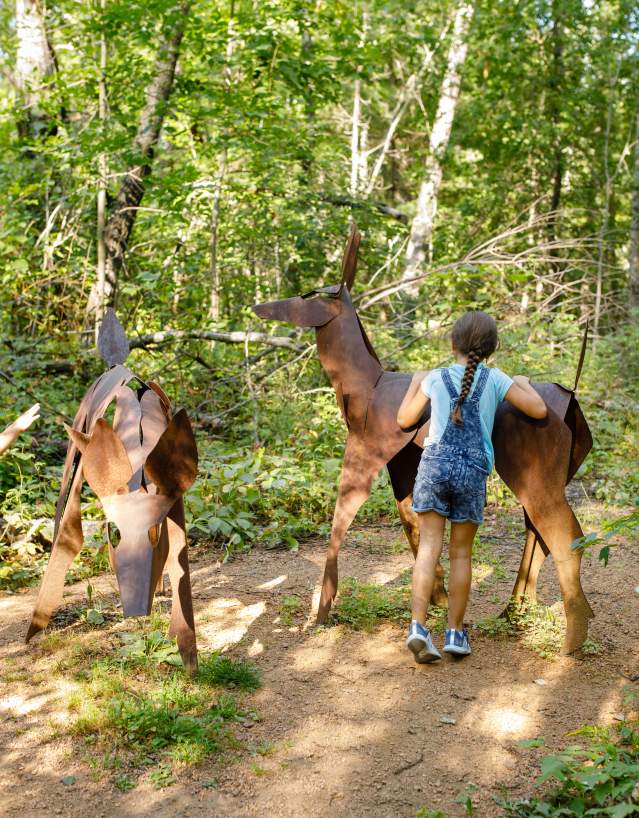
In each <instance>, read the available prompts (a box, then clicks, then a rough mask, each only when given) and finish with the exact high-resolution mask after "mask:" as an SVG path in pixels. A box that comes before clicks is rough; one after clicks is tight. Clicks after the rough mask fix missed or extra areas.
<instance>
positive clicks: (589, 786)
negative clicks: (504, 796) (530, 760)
mask: <svg viewBox="0 0 639 818" xmlns="http://www.w3.org/2000/svg"><path fill="white" fill-rule="evenodd" d="M551 781H552V782H556V783H554V785H553V786H552V787H549V786H548V782H551ZM637 781H639V733H637V731H636V729H635V727H634V726H633V725H630V724H628V725H625V724H624V725H623V726H621V727H620V728H618V729H616V730H612V729H610V730H606V729H603V728H597V729H596V730H594V731H592V732H591V740H590V742H589V744H588V745H587V746H585V747H584V746H580V745H575V746H570V747H567V748H566V749H564V750H562V751H561V752H559V753H555V754H553V755H547V756H545V757H544V758H543V759H542V761H541V774H540V776H539V778H538V779H537V790H538V791H539V792H540V794H539V795H538V796H535V797H531V798H526V799H521V800H517V801H504V802H502V803H501V806H502V807H503V808H504V810H505V814H506V815H509V816H516V818H542V816H544V817H546V818H559V816H566V818H582V816H588V815H600V816H604V817H605V818H624V817H625V816H627V815H639V788H638V787H637ZM543 785H545V786H543Z"/></svg>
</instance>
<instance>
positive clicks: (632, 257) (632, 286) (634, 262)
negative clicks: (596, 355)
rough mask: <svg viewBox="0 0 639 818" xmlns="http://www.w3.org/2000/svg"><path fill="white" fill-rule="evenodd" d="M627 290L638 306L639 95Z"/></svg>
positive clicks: (635, 305) (632, 302) (631, 301)
mask: <svg viewBox="0 0 639 818" xmlns="http://www.w3.org/2000/svg"><path fill="white" fill-rule="evenodd" d="M628 290H629V295H630V306H631V307H639V97H638V98H637V118H636V132H635V167H634V174H633V185H632V203H631V216H630V250H629V254H628Z"/></svg>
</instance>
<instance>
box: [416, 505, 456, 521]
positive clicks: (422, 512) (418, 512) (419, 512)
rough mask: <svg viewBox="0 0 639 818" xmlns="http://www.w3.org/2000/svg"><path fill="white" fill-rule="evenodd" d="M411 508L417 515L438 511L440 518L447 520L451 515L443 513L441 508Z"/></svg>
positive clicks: (446, 512)
mask: <svg viewBox="0 0 639 818" xmlns="http://www.w3.org/2000/svg"><path fill="white" fill-rule="evenodd" d="M411 508H412V509H413V511H414V512H415V513H416V514H426V512H427V511H436V512H437V513H438V514H439V516H440V517H446V519H448V515H449V514H450V512H449V511H442V510H441V508H435V507H434V506H429V507H428V508H415V506H411Z"/></svg>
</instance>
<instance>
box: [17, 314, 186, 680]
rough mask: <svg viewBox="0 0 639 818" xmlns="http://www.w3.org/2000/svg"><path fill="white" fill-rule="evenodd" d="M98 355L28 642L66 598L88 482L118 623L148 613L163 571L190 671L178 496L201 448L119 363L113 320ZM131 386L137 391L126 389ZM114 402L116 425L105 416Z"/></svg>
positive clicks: (182, 420)
mask: <svg viewBox="0 0 639 818" xmlns="http://www.w3.org/2000/svg"><path fill="white" fill-rule="evenodd" d="M98 349H99V350H100V353H101V355H102V357H103V358H104V360H105V361H106V363H107V364H108V365H109V367H110V368H109V369H108V370H107V371H106V372H104V373H103V374H102V375H100V377H99V378H98V379H97V380H96V381H95V382H94V383H93V384H92V385H91V386H90V387H89V390H88V391H87V393H86V395H85V396H84V398H83V399H82V402H81V403H80V406H79V408H78V411H77V413H76V416H75V418H74V421H73V426H72V428H69V427H66V428H67V433H68V435H69V438H70V440H69V445H68V448H67V455H66V460H65V462H64V470H63V473H62V482H61V486H60V495H59V498H58V505H57V509H56V516H55V526H54V536H53V547H52V549H51V556H50V558H49V563H48V565H47V568H46V571H45V573H44V577H43V579H42V584H41V586H40V591H39V593H38V598H37V601H36V604H35V609H34V612H33V617H32V620H31V625H30V626H29V630H28V632H27V637H26V640H27V642H28V641H29V640H30V639H31V637H32V636H34V635H35V634H36V633H38V632H39V631H41V630H43V629H44V628H45V627H46V626H47V624H48V622H49V620H50V618H51V614H52V613H53V611H54V609H55V608H56V607H57V606H58V605H59V604H60V602H61V600H62V592H63V588H64V578H65V575H66V572H67V570H68V568H69V566H70V564H71V562H72V560H73V559H74V557H76V556H77V554H78V553H79V552H80V549H81V548H82V544H83V541H84V537H83V534H82V521H81V515H80V492H81V489H82V483H83V481H84V480H86V481H87V483H88V484H89V486H90V487H91V488H92V489H93V491H94V492H95V494H96V495H97V496H98V499H99V500H100V502H101V504H102V508H103V509H104V513H105V516H106V518H107V520H108V521H109V522H110V523H113V524H114V525H115V526H117V529H118V531H119V541H118V542H114V541H111V540H110V543H109V557H110V560H111V565H112V567H113V569H114V571H115V574H116V577H117V581H118V587H119V590H120V598H121V600H122V610H123V613H124V616H147V615H148V614H149V613H150V612H151V604H152V602H153V596H154V594H155V590H156V588H157V586H158V583H159V581H160V580H161V578H162V572H163V570H164V567H165V565H166V567H167V570H168V574H169V578H170V581H171V588H172V592H173V599H172V607H171V622H170V626H169V635H170V636H172V637H176V638H177V645H178V649H179V651H180V655H181V657H182V661H183V663H184V667H185V669H186V670H187V672H188V673H194V672H195V671H196V670H197V647H196V641H195V625H194V620H193V602H192V598H191V581H190V577H189V560H188V553H187V540H186V529H185V522H184V506H183V501H182V496H183V494H184V493H185V492H186V491H187V489H188V488H189V487H190V486H191V485H192V483H193V481H194V480H195V477H196V474H197V459H198V457H197V448H196V445H195V439H194V437H193V432H192V430H191V424H190V423H189V419H188V417H187V415H186V412H185V411H184V409H181V410H180V411H179V412H177V413H176V414H175V415H172V413H171V405H170V403H169V400H168V398H167V397H166V395H165V394H164V392H163V391H162V390H161V389H160V387H159V386H158V385H157V384H155V383H145V382H144V381H141V380H140V379H139V378H137V376H135V375H134V374H133V372H131V370H130V369H127V368H126V367H125V366H123V364H124V361H125V360H126V357H127V355H128V352H129V345H128V342H127V340H126V337H125V335H124V331H123V329H122V327H121V326H120V324H119V322H118V320H117V318H116V317H115V313H114V312H113V311H112V310H108V311H107V313H106V315H105V318H104V320H103V322H102V326H101V329H100V335H99V338H98ZM133 381H136V389H135V390H133V389H131V388H130V387H129V386H128V385H127V384H129V383H131V382H133ZM113 401H115V414H114V416H113V426H111V425H110V424H109V423H107V421H106V420H105V419H104V415H105V413H106V412H107V410H108V408H109V406H110V404H111V403H112V402H113Z"/></svg>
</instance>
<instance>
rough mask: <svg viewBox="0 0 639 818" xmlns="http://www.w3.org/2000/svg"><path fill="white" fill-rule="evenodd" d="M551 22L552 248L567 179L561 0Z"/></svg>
mask: <svg viewBox="0 0 639 818" xmlns="http://www.w3.org/2000/svg"><path fill="white" fill-rule="evenodd" d="M552 19H553V23H552V32H551V41H552V63H551V68H550V78H549V83H548V84H549V91H548V97H549V103H548V113H549V118H550V122H551V124H552V136H553V147H552V153H553V170H552V195H551V197H550V219H549V220H548V241H549V242H550V244H551V245H552V243H553V242H555V241H556V239H557V218H558V216H557V213H558V211H559V207H560V205H561V192H562V186H563V179H564V146H563V139H562V131H561V109H560V101H561V94H562V91H563V85H564V38H563V18H562V16H561V8H560V0H553V3H552ZM550 255H551V257H555V256H556V255H557V253H556V250H555V249H554V248H553V247H551V248H550ZM551 267H552V269H553V271H554V272H556V273H558V272H559V263H558V261H553V262H552V263H551Z"/></svg>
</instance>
